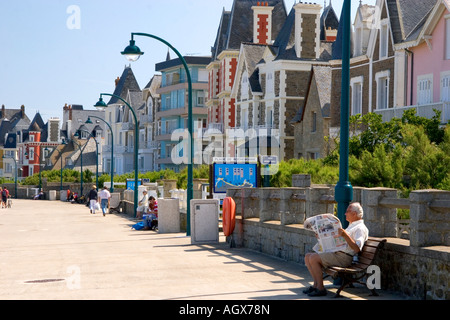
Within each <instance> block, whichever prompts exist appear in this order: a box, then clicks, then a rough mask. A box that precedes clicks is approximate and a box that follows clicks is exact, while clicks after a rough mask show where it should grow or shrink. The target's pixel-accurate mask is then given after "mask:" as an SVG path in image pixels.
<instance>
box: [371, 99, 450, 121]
mask: <svg viewBox="0 0 450 320" xmlns="http://www.w3.org/2000/svg"><path fill="white" fill-rule="evenodd" d="M410 109H415V110H416V115H418V116H420V117H425V118H427V119H431V118H432V117H433V116H434V115H435V113H434V110H433V109H436V110H439V111H441V113H442V114H441V123H442V124H446V123H448V121H449V120H450V102H438V103H431V104H423V105H416V106H405V107H396V108H390V109H382V110H375V111H374V112H375V113H376V114H381V116H382V118H383V121H384V122H389V121H391V120H392V119H393V118H401V117H402V116H403V112H405V111H406V110H410Z"/></svg>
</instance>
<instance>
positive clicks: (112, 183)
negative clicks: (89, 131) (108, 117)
mask: <svg viewBox="0 0 450 320" xmlns="http://www.w3.org/2000/svg"><path fill="white" fill-rule="evenodd" d="M91 118H95V119H98V120H101V121H103V122H104V123H106V125H107V126H108V127H109V130H110V131H111V192H114V133H113V129H112V128H111V125H110V124H109V123H108V122H106V121H105V120H104V119H102V118H100V117H97V116H89V117H88V119H87V121H86V123H87V124H92V123H93V122H92V120H91Z"/></svg>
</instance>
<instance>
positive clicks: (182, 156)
mask: <svg viewBox="0 0 450 320" xmlns="http://www.w3.org/2000/svg"><path fill="white" fill-rule="evenodd" d="M184 59H185V61H186V64H187V66H188V68H189V71H190V74H191V78H192V91H193V92H192V120H193V129H194V139H197V141H199V140H198V139H200V140H202V132H203V129H205V128H206V124H207V117H208V109H207V106H206V97H207V91H208V71H207V69H206V67H207V66H208V64H209V63H210V62H211V57H197V56H185V57H184ZM156 71H158V72H161V87H160V88H158V89H157V90H156V93H157V94H158V95H159V96H160V99H161V104H160V105H159V106H158V109H157V111H156V115H155V120H156V122H157V131H156V135H155V140H156V141H157V143H158V144H159V145H160V149H159V150H160V153H159V157H158V159H157V160H156V162H155V163H156V165H157V166H158V167H159V168H160V169H161V170H164V169H171V170H173V171H175V172H179V171H180V170H181V169H182V168H183V167H185V166H186V165H187V152H185V150H186V149H187V148H188V144H187V143H184V142H188V137H187V136H186V134H187V133H188V130H187V129H188V104H189V103H188V102H189V100H188V81H187V76H186V71H185V68H184V66H183V63H182V61H181V60H180V59H179V58H176V59H170V56H169V55H168V57H167V59H166V61H163V62H160V63H158V64H156ZM174 133H175V135H174V136H173V134H174ZM180 139H182V140H183V141H184V142H180ZM195 145H196V147H195V149H194V152H196V153H198V154H200V153H202V151H203V144H202V143H200V146H198V143H196V144H195ZM200 149H202V150H200ZM195 164H200V163H198V162H196V163H195Z"/></svg>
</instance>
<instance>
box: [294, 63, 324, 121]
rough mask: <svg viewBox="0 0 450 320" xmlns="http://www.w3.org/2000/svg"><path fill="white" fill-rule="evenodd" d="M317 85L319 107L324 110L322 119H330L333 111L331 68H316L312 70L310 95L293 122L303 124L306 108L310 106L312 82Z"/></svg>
mask: <svg viewBox="0 0 450 320" xmlns="http://www.w3.org/2000/svg"><path fill="white" fill-rule="evenodd" d="M313 81H314V82H315V83H316V88H317V94H318V97H319V105H320V108H321V110H322V117H323V118H329V117H330V111H331V87H332V86H331V67H325V66H314V67H313V68H312V74H311V78H310V82H309V84H308V94H307V97H306V100H305V104H304V105H302V106H301V107H300V108H299V110H298V112H297V114H296V115H295V117H294V119H292V121H291V122H293V123H296V122H301V121H303V116H304V114H305V107H306V106H307V105H308V99H309V96H310V90H312V85H311V84H312V82H313Z"/></svg>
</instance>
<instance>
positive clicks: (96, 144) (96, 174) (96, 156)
mask: <svg viewBox="0 0 450 320" xmlns="http://www.w3.org/2000/svg"><path fill="white" fill-rule="evenodd" d="M79 131H82V132H86V133H87V134H89V135H90V136H91V137H92V138H93V139H94V141H95V150H96V151H97V153H96V155H95V163H96V172H95V185H96V186H97V190H98V143H97V139H95V137H94V135H93V134H92V133H90V132H89V131H87V130H83V129H80V130H79ZM75 136H76V135H75Z"/></svg>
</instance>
